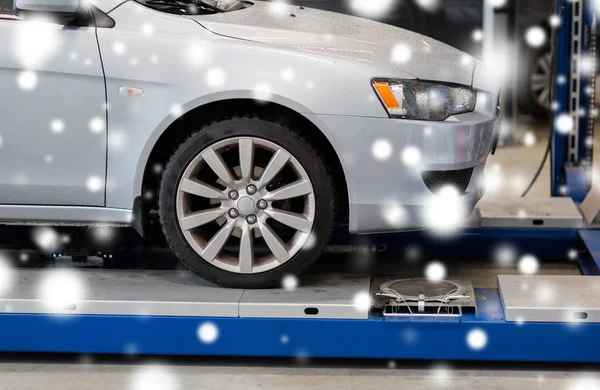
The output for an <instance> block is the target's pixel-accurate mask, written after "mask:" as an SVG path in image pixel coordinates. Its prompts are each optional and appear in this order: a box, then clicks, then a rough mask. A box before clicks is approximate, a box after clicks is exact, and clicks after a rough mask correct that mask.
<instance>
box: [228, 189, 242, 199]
mask: <svg viewBox="0 0 600 390" xmlns="http://www.w3.org/2000/svg"><path fill="white" fill-rule="evenodd" d="M239 196H240V194H239V193H238V192H237V191H236V190H231V191H229V199H232V200H236V199H237V198H238V197H239Z"/></svg>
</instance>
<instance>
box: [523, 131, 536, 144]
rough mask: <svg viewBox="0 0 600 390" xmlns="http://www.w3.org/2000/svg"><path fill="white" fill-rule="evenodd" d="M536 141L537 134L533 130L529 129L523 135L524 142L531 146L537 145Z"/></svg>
mask: <svg viewBox="0 0 600 390" xmlns="http://www.w3.org/2000/svg"><path fill="white" fill-rule="evenodd" d="M535 141H536V139H535V134H534V133H533V132H532V131H528V132H527V133H526V134H525V136H524V137H523V144H524V145H525V146H527V147H529V148H530V147H532V146H533V145H535Z"/></svg>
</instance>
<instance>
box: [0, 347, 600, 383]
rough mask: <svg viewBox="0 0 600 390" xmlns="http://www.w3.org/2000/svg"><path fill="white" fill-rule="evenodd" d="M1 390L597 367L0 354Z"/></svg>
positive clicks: (395, 378)
mask: <svg viewBox="0 0 600 390" xmlns="http://www.w3.org/2000/svg"><path fill="white" fill-rule="evenodd" d="M0 362H1V363H0V389H3V390H4V389H6V390H8V389H11V390H12V389H14V390H17V389H18V390H22V389H31V390H37V389H40V390H41V389H44V390H54V389H56V390H70V389H73V390H88V389H89V390H91V389H131V390H138V389H139V390H142V389H144V390H159V389H160V390H172V389H223V390H225V389H235V390H241V389H243V390H254V389H261V390H262V389H298V390H300V389H332V390H333V389H344V390H346V389H351V388H361V389H394V390H397V389H402V390H412V389H415V390H416V389H424V388H429V389H438V388H439V389H465V390H467V389H468V390H470V389H473V390H495V389H498V390H500V389H511V390H519V389H524V390H525V389H526V390H534V389H544V390H554V389H556V390H593V389H598V388H600V374H598V370H597V368H598V367H594V366H588V367H585V366H584V367H582V366H572V365H548V364H545V365H539V364H525V365H524V364H519V365H515V364H501V363H496V364H472V363H469V364H448V363H431V362H399V361H397V362H394V361H378V360H318V361H309V362H296V361H293V360H284V359H277V360H273V359H238V358H235V359H230V358H227V359H225V358H168V359H165V358H151V359H137V358H135V359H132V358H107V357H90V356H84V357H73V356H67V357H61V356H48V355H45V356H33V357H32V356H23V355H12V356H11V355H5V356H0Z"/></svg>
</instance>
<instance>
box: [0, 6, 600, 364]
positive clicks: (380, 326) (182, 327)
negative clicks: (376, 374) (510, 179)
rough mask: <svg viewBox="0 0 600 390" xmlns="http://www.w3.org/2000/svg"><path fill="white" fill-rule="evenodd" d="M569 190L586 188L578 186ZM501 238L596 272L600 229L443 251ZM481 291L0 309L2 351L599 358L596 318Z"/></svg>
mask: <svg viewBox="0 0 600 390" xmlns="http://www.w3.org/2000/svg"><path fill="white" fill-rule="evenodd" d="M586 3H587V1H584V2H583V4H586ZM571 4H572V3H570V2H568V1H567V0H559V1H558V2H557V8H556V10H557V13H559V14H560V15H562V16H563V20H564V21H565V20H570V19H569V15H570V12H571V9H570V7H571ZM585 12H586V23H587V24H590V23H592V19H593V18H592V14H591V8H590V6H587V7H585ZM569 34H570V29H569V23H563V27H561V29H560V31H559V34H558V40H557V42H558V45H557V64H556V66H557V69H558V71H559V72H566V71H567V70H568V69H569V66H570V62H569V60H568V58H569V56H568V55H567V54H568V53H570V48H569V45H568V42H569V39H570V38H569V37H570V35H569ZM564 57H566V58H567V59H565V58H564ZM556 97H557V99H558V100H559V102H561V107H563V108H562V110H565V109H566V107H568V106H567V99H568V94H567V90H566V87H564V86H557V91H556ZM580 128H583V129H585V126H582V127H580ZM552 142H553V151H554V152H553V155H552V193H553V194H555V195H559V187H560V186H562V185H565V184H566V185H569V186H571V183H573V182H572V181H571V179H570V178H569V173H568V171H569V170H571V169H578V168H579V166H578V162H573V161H570V162H569V161H568V159H567V157H566V147H567V144H566V142H567V138H566V137H565V136H563V135H560V134H557V132H556V131H555V132H554V136H553V141H552ZM578 183H579V185H580V184H581V181H578ZM570 192H571V191H570ZM571 193H572V194H578V195H577V196H580V193H581V188H579V189H577V190H575V189H574V191H573V192H571ZM419 239H423V237H422V236H420V235H418V234H417V233H410V234H404V235H401V236H400V237H398V236H395V237H394V240H388V242H390V243H389V244H388V249H390V250H394V249H398V248H400V247H401V246H402V244H403V243H406V242H410V243H415V240H419ZM467 240H468V245H466V244H464V242H465V241H467ZM502 241H508V242H517V243H518V244H519V245H520V246H521V247H522V248H523V249H525V248H527V249H526V250H530V252H531V253H535V254H537V255H539V256H540V257H552V256H560V257H563V258H564V257H565V254H566V252H567V251H568V250H569V249H571V248H587V251H588V252H587V254H580V268H581V270H582V273H583V274H584V275H600V232H599V231H595V230H585V231H577V230H576V229H535V228H526V229H482V228H481V229H467V230H466V231H464V232H463V233H462V234H461V236H460V237H459V239H457V240H455V241H453V242H449V243H446V244H440V245H438V247H437V249H438V250H440V251H446V253H461V254H463V255H481V254H484V253H485V254H488V253H486V250H487V251H489V249H490V247H491V246H492V245H493V244H494V243H498V242H502ZM396 245H397V247H396ZM430 248H431V246H430ZM466 248H468V250H466ZM434 249H436V248H434ZM447 251H452V252H447ZM475 292H476V299H477V307H478V314H477V315H475V314H463V316H462V317H460V318H431V317H430V318H408V319H407V318H390V317H387V318H386V317H383V316H381V315H380V314H377V313H371V314H370V316H369V318H368V319H365V320H327V319H251V318H205V317H203V318H200V317H159V316H133V315H132V316H108V315H78V316H69V315H42V314H0V329H2V332H1V336H0V351H4V352H9V351H10V352H55V353H56V352H60V353H107V354H122V353H136V354H154V355H156V354H158V355H209V356H279V357H300V358H303V357H316V358H323V357H329V358H381V359H435V360H502V361H539V362H542V361H544V362H600V337H599V336H600V324H596V323H577V324H566V323H516V322H508V321H506V320H505V318H504V314H503V308H502V303H501V299H500V297H499V294H498V290H496V289H476V291H475ZM207 322H210V323H213V324H214V325H216V327H217V328H218V330H219V337H218V338H217V340H216V341H215V342H214V343H212V344H205V343H201V342H200V341H199V340H198V337H197V330H198V327H199V326H200V325H202V324H204V323H207ZM473 330H482V331H483V332H485V334H486V335H487V340H488V342H487V345H486V346H485V347H484V348H481V349H479V350H475V349H472V348H470V347H469V345H468V343H467V337H468V335H469V332H471V331H473Z"/></svg>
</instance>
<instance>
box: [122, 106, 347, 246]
mask: <svg viewBox="0 0 600 390" xmlns="http://www.w3.org/2000/svg"><path fill="white" fill-rule="evenodd" d="M232 116H258V117H261V118H264V119H270V120H274V121H277V122H278V123H281V124H283V125H287V126H289V127H290V128H291V129H293V130H294V131H296V132H298V133H299V134H300V135H301V136H302V137H303V138H305V139H306V140H307V141H308V142H309V143H310V144H311V146H313V147H314V148H315V149H316V150H317V152H318V153H319V155H320V156H322V157H323V158H324V160H325V163H326V164H327V166H328V167H329V169H330V171H331V174H332V176H333V177H334V178H335V183H334V184H335V188H336V192H337V197H338V205H339V206H338V215H337V220H338V222H343V223H345V222H347V221H348V219H349V213H350V208H349V188H348V184H347V182H346V177H347V176H346V174H345V172H344V168H343V165H342V163H341V160H340V157H339V155H338V153H337V152H336V150H335V147H334V146H333V144H332V143H331V141H330V140H329V138H328V137H327V136H326V134H325V132H324V131H322V130H321V129H320V128H319V127H318V126H317V125H316V124H315V123H314V122H312V121H311V120H310V119H308V118H307V117H306V116H304V115H302V114H301V113H299V112H298V111H297V110H295V109H292V108H290V107H288V106H286V105H283V104H280V103H274V102H262V101H256V100H254V99H247V98H238V99H225V100H218V101H213V102H210V103H206V104H202V105H199V106H197V107H194V108H192V109H190V110H188V111H187V112H185V113H184V114H183V115H181V116H180V117H179V118H177V119H176V120H175V121H174V122H172V123H171V124H170V125H168V126H167V127H166V128H165V130H164V131H163V132H162V133H160V135H159V136H158V138H157V139H156V141H155V142H154V143H153V145H152V146H151V148H148V149H149V153H147V157H146V158H145V159H142V160H141V161H140V164H139V167H138V172H141V174H139V175H137V177H138V180H137V181H138V182H137V183H136V187H135V189H136V200H135V202H134V217H133V221H134V222H133V226H134V227H135V228H136V230H137V231H138V232H139V233H140V234H142V235H143V236H148V235H149V234H151V232H152V231H154V229H152V227H151V225H152V224H153V223H154V221H152V220H151V219H150V218H149V213H150V211H151V210H153V209H157V208H158V205H157V192H158V189H159V186H160V180H161V177H162V175H161V174H157V172H158V171H159V169H158V168H161V170H162V169H164V166H165V165H166V163H167V161H168V159H169V158H170V157H171V155H172V154H173V152H174V151H175V150H176V149H177V147H178V146H179V145H180V144H181V143H182V142H184V140H185V139H186V138H187V137H188V136H189V135H190V134H191V133H192V132H194V131H196V130H198V129H199V128H200V127H203V126H204V125H206V124H208V123H211V122H214V121H216V120H220V119H226V118H228V117H232ZM190 124H193V125H192V126H190ZM157 167H158V168H157ZM161 173H162V172H161ZM140 178H141V180H140Z"/></svg>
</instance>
